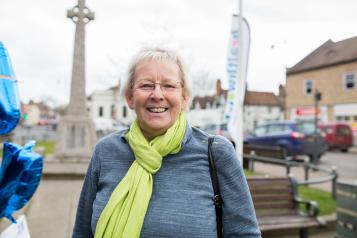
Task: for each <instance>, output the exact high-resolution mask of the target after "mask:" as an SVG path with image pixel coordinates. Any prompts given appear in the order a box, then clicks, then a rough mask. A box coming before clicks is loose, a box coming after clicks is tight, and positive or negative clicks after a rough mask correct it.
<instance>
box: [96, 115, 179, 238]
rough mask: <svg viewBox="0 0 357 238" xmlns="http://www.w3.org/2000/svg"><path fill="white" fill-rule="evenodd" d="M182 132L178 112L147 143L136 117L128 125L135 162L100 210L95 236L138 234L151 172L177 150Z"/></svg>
mask: <svg viewBox="0 0 357 238" xmlns="http://www.w3.org/2000/svg"><path fill="white" fill-rule="evenodd" d="M185 131H186V118H185V117H184V116H183V115H182V113H181V114H180V115H179V118H178V119H177V120H176V122H175V124H174V125H173V126H172V127H170V128H169V129H168V130H167V131H166V133H165V134H164V135H161V136H158V137H156V138H154V139H153V140H152V141H150V142H148V141H147V140H146V139H145V137H144V135H143V133H142V132H141V129H140V127H139V124H138V122H137V120H136V121H135V122H134V123H133V124H132V125H131V127H130V130H129V132H128V133H127V134H126V135H125V138H126V139H127V140H128V141H129V145H130V147H131V149H132V150H133V151H134V155H135V161H134V162H133V164H132V165H131V166H130V168H129V170H128V172H127V173H126V175H125V177H124V178H123V179H122V181H121V182H120V183H119V184H118V186H117V187H116V188H115V189H114V191H113V193H112V195H111V196H110V199H109V201H108V203H107V205H106V206H105V208H104V209H103V211H102V213H101V215H100V217H99V220H98V223H97V227H96V231H95V238H112V237H115V238H136V237H139V236H140V232H141V228H142V226H143V223H144V218H145V214H146V211H147V208H148V205H149V202H150V198H151V194H152V187H153V177H152V175H153V174H155V173H156V172H157V171H158V170H159V169H160V167H161V163H162V158H163V157H164V156H166V155H168V154H176V153H178V152H179V151H180V149H181V143H182V140H183V137H184V135H185Z"/></svg>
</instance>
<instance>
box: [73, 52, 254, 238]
mask: <svg viewBox="0 0 357 238" xmlns="http://www.w3.org/2000/svg"><path fill="white" fill-rule="evenodd" d="M189 85H190V84H189V82H188V77H187V73H186V71H185V69H184V65H183V63H182V60H181V58H180V57H179V56H178V55H177V54H176V53H175V52H173V51H169V50H165V49H158V48H152V49H145V50H142V51H140V52H139V53H138V54H137V55H136V57H134V60H133V61H132V64H131V66H130V68H129V73H128V79H127V82H126V84H125V85H124V95H125V99H126V101H127V103H128V105H129V107H130V108H131V109H133V110H134V111H135V113H136V120H135V121H134V122H133V123H132V124H131V126H130V128H129V129H127V130H123V131H119V132H116V133H113V134H111V135H109V136H106V137H105V138H103V139H101V140H100V141H99V142H98V143H97V145H96V147H95V150H94V153H93V156H92V159H91V161H90V165H89V168H88V171H87V174H86V177H85V181H84V184H83V188H82V192H81V196H80V200H79V204H78V210H77V216H76V222H75V226H74V230H73V237H74V238H78V237H86V238H88V237H93V236H94V237H96V238H101V237H115V238H120V237H124V238H136V237H141V238H149V237H204V238H210V237H217V222H216V212H215V205H214V200H213V186H212V182H211V176H210V170H209V168H210V167H209V161H208V146H207V141H208V138H209V136H210V135H209V134H207V133H205V132H203V131H201V130H199V129H196V128H193V127H191V126H190V125H189V124H188V122H187V119H186V111H187V108H188V106H189V102H190V98H191V92H190V87H189ZM212 152H213V160H214V163H215V167H216V172H217V177H218V180H219V189H220V192H221V196H222V211H223V213H222V217H221V218H222V222H223V224H222V229H223V237H241V238H244V237H250V238H253V237H254V238H255V237H261V236H260V231H259V228H258V225H257V220H256V216H255V212H254V207H253V203H252V199H251V196H250V192H249V189H248V186H247V182H246V179H245V176H244V174H243V170H242V167H241V165H240V163H239V161H238V159H237V157H236V153H235V151H234V148H233V146H232V144H231V143H230V142H229V141H228V140H227V139H225V138H223V137H221V136H215V138H214V143H213V145H212Z"/></svg>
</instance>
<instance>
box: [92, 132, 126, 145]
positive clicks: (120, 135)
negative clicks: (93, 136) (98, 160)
mask: <svg viewBox="0 0 357 238" xmlns="http://www.w3.org/2000/svg"><path fill="white" fill-rule="evenodd" d="M127 131H128V129H124V130H121V131H116V132H113V133H111V134H109V135H106V136H104V137H102V138H100V139H99V140H98V142H97V144H96V146H95V147H96V149H100V148H103V147H105V148H108V147H113V146H114V147H120V146H124V145H125V144H127V142H126V139H125V138H124V135H125V134H126V133H127Z"/></svg>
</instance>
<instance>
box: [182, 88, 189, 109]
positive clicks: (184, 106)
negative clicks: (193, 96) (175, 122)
mask: <svg viewBox="0 0 357 238" xmlns="http://www.w3.org/2000/svg"><path fill="white" fill-rule="evenodd" d="M189 101H190V100H189V99H188V96H187V94H186V93H185V92H184V93H183V94H182V108H181V110H182V111H188V106H189V105H188V103H189Z"/></svg>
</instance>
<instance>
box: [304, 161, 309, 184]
mask: <svg viewBox="0 0 357 238" xmlns="http://www.w3.org/2000/svg"><path fill="white" fill-rule="evenodd" d="M304 170H305V181H308V180H309V164H308V163H306V162H305V163H304ZM305 186H306V187H308V186H309V185H308V184H305Z"/></svg>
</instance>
